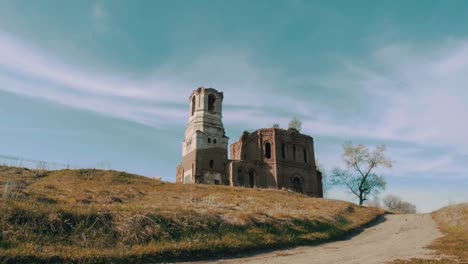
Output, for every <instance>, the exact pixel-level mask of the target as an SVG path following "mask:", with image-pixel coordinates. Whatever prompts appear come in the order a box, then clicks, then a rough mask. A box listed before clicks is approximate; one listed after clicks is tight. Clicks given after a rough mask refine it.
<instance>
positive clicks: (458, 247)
mask: <svg viewBox="0 0 468 264" xmlns="http://www.w3.org/2000/svg"><path fill="white" fill-rule="evenodd" d="M432 218H434V220H435V221H436V222H437V224H438V226H439V228H440V230H441V231H442V232H443V233H444V236H443V237H441V238H440V239H437V240H436V241H434V243H432V244H431V245H430V246H429V248H431V249H434V250H435V251H436V254H437V255H439V256H438V259H433V260H430V259H411V260H398V261H395V262H394V263H395V264H397V263H398V264H403V263H405V264H412V263H421V264H442V263H444V264H449V263H453V264H455V263H468V203H463V204H457V205H452V206H448V207H444V208H442V209H439V210H437V211H435V212H433V213H432Z"/></svg>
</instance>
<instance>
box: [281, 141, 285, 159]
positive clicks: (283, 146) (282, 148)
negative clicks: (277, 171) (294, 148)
mask: <svg viewBox="0 0 468 264" xmlns="http://www.w3.org/2000/svg"><path fill="white" fill-rule="evenodd" d="M281 158H283V159H286V145H284V143H282V144H281Z"/></svg>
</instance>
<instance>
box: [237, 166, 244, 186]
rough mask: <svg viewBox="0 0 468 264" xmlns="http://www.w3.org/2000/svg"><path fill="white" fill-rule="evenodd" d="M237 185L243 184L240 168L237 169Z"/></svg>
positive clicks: (242, 174)
mask: <svg viewBox="0 0 468 264" xmlns="http://www.w3.org/2000/svg"><path fill="white" fill-rule="evenodd" d="M237 186H244V173H243V172H242V169H238V170H237Z"/></svg>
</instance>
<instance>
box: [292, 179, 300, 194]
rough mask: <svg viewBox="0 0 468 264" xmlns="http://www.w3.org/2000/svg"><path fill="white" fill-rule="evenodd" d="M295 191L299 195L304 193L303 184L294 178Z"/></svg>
mask: <svg viewBox="0 0 468 264" xmlns="http://www.w3.org/2000/svg"><path fill="white" fill-rule="evenodd" d="M293 190H294V191H295V192H298V193H302V182H301V179H300V178H299V177H297V176H296V177H294V179H293Z"/></svg>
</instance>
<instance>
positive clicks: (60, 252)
mask: <svg viewBox="0 0 468 264" xmlns="http://www.w3.org/2000/svg"><path fill="white" fill-rule="evenodd" d="M0 197H2V198H0V211H1V212H2V214H0V228H1V233H0V263H3V262H6V263H33V262H34V263H40V262H43V263H51V262H54V261H55V262H63V261H67V262H79V263H109V262H113V263H124V262H127V263H128V262H129V261H130V262H132V263H138V262H151V261H153V262H156V261H162V260H182V259H190V260H193V259H200V258H207V257H212V256H224V255H232V254H236V253H245V252H248V251H252V250H259V249H266V248H268V249H270V248H278V247H285V246H294V245H303V244H310V243H314V242H318V241H323V240H328V239H333V238H336V237H338V236H341V235H343V234H345V233H347V232H349V231H350V230H353V229H355V228H357V227H359V226H362V225H364V224H366V223H369V222H370V221H372V220H374V219H375V218H376V217H378V216H379V215H382V214H383V211H382V210H379V209H375V208H366V207H360V206H356V205H354V204H351V203H347V202H342V201H334V200H326V199H315V198H309V197H306V196H303V195H300V194H296V193H291V192H287V191H276V190H259V189H246V188H231V187H225V186H206V185H180V184H172V183H165V182H161V181H158V180H154V179H150V178H146V177H142V176H137V175H132V174H128V173H124V172H117V171H101V170H64V171H50V172H49V171H31V170H27V169H19V168H11V167H0Z"/></svg>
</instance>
